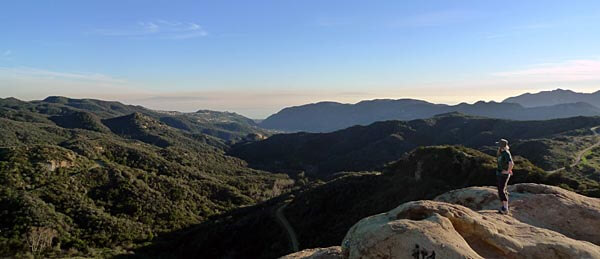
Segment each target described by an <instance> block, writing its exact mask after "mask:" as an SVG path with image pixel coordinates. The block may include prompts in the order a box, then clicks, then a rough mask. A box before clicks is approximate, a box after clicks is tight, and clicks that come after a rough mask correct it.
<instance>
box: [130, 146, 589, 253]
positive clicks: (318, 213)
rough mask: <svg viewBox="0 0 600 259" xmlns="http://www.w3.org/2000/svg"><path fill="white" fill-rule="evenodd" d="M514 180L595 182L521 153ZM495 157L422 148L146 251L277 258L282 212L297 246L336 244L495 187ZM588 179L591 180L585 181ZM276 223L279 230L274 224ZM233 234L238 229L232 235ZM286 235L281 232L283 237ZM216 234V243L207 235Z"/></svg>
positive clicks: (282, 241) (282, 249)
mask: <svg viewBox="0 0 600 259" xmlns="http://www.w3.org/2000/svg"><path fill="white" fill-rule="evenodd" d="M515 160H516V167H515V169H514V176H513V177H512V178H511V182H510V183H511V184H514V183H521V182H534V183H546V184H553V185H559V186H563V187H565V188H573V189H576V190H577V188H579V186H582V185H586V188H580V189H582V190H583V189H585V190H587V192H586V191H582V192H581V193H583V194H587V195H593V194H594V193H595V192H594V191H592V192H589V191H590V190H597V188H598V185H597V183H593V182H585V181H577V179H572V178H569V177H567V176H565V175H563V174H552V175H549V174H548V173H546V172H545V171H543V170H542V169H540V168H538V167H536V166H535V165H533V164H532V163H530V162H529V161H528V160H526V159H524V158H522V157H515ZM495 170H496V163H495V158H494V157H493V156H490V155H487V154H484V153H482V152H479V151H477V150H473V149H470V148H466V147H462V146H432V147H420V148H417V149H415V150H414V151H412V152H410V153H409V154H407V155H405V156H404V157H403V158H401V159H399V160H397V161H394V162H391V163H389V164H388V165H386V166H385V167H384V168H383V172H345V173H339V174H336V175H335V176H336V178H335V179H333V180H330V181H327V182H325V183H320V184H319V183H316V182H315V183H313V184H311V185H307V186H306V187H305V188H304V189H303V190H301V191H297V192H295V193H294V194H293V195H286V196H285V197H279V198H277V199H274V200H271V201H268V202H266V203H263V204H260V205H256V206H252V207H248V208H244V209H242V210H235V211H233V212H231V213H228V214H226V215H222V216H217V217H215V218H214V219H212V220H211V221H209V222H207V223H205V224H202V225H200V226H197V227H195V228H190V229H188V230H186V231H183V232H179V233H178V237H179V238H177V239H174V240H176V241H174V242H169V240H170V238H171V236H166V237H165V238H159V240H162V242H161V243H160V244H159V245H157V246H155V247H152V246H151V247H148V248H146V249H145V250H142V251H140V253H141V255H144V254H151V253H159V254H160V251H176V255H177V256H180V257H186V258H191V257H198V256H208V257H212V258H226V257H236V256H237V257H240V256H243V257H251V258H273V257H277V256H282V255H285V254H287V253H289V252H290V247H289V241H288V238H285V232H283V233H282V231H283V230H281V229H282V228H281V226H278V225H277V222H276V220H275V218H274V212H275V211H276V210H277V209H278V208H280V207H281V206H282V205H283V204H288V205H287V207H286V208H285V210H284V211H283V213H284V215H285V216H286V217H287V220H288V221H289V222H290V224H291V225H292V227H293V228H294V230H295V232H296V234H297V237H298V239H299V243H300V248H301V249H303V248H311V247H328V246H332V245H339V244H340V242H341V240H342V238H343V237H344V235H345V233H346V231H347V230H348V229H349V228H350V227H351V226H352V225H353V224H354V223H356V222H357V221H358V220H360V219H362V218H364V217H367V216H370V215H374V214H377V213H382V212H385V211H387V210H390V209H392V208H394V207H395V206H397V205H398V204H401V203H404V202H406V201H411V200H421V199H432V198H434V197H435V196H437V195H439V194H441V193H444V192H447V191H449V190H454V189H457V188H462V187H467V186H480V185H495V184H496V176H495ZM588 184H589V185H588ZM277 228H279V230H277ZM232 233H235V235H233V234H232ZM282 236H283V237H282ZM217 239H218V240H219V242H212V241H210V240H217Z"/></svg>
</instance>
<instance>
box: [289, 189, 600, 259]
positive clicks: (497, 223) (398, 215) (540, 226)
mask: <svg viewBox="0 0 600 259" xmlns="http://www.w3.org/2000/svg"><path fill="white" fill-rule="evenodd" d="M509 192H510V199H511V202H510V205H511V214H510V215H502V214H499V213H498V212H497V209H498V207H499V202H498V200H497V194H496V193H497V192H496V189H495V188H494V187H469V188H464V189H459V190H455V191H451V192H448V193H445V194H443V195H440V196H438V197H437V198H435V200H433V201H429V200H427V201H413V202H408V203H404V204H402V205H400V206H399V207H397V208H395V209H393V210H391V211H389V212H386V213H382V214H379V215H374V216H371V217H367V218H364V219H362V220H360V221H359V222H358V223H356V224H355V225H354V226H353V227H352V228H351V229H350V230H349V231H348V233H347V234H346V237H345V238H344V240H343V242H342V245H341V247H330V248H317V249H309V250H304V251H300V252H298V253H294V254H291V255H288V256H287V257H286V258H327V259H329V258H418V259H425V258H431V259H433V258H600V199H596V198H589V197H585V196H582V195H579V194H576V193H573V192H570V191H567V190H564V189H561V188H558V187H553V186H547V185H540V184H516V185H512V186H509Z"/></svg>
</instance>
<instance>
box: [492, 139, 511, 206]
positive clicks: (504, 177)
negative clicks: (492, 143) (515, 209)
mask: <svg viewBox="0 0 600 259" xmlns="http://www.w3.org/2000/svg"><path fill="white" fill-rule="evenodd" d="M496 144H497V145H498V152H497V153H496V156H497V158H498V168H497V169H496V179H497V181H498V183H497V185H498V198H500V201H501V202H502V207H501V208H500V209H499V210H498V212H500V213H502V214H508V191H506V186H507V185H508V179H510V176H511V175H512V173H513V172H512V169H513V166H514V165H515V163H514V162H513V159H512V155H511V154H510V151H509V149H510V148H509V147H508V140H506V139H500V140H499V141H498V142H496Z"/></svg>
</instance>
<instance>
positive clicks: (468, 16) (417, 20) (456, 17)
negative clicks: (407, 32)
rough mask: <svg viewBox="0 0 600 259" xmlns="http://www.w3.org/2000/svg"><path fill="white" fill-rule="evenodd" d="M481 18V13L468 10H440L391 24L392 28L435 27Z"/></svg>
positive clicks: (408, 17)
mask: <svg viewBox="0 0 600 259" xmlns="http://www.w3.org/2000/svg"><path fill="white" fill-rule="evenodd" d="M480 17H482V14H481V13H477V12H473V11H468V10H456V9H449V10H440V11H432V12H426V13H421V14H417V15H413V16H407V17H405V18H402V19H401V20H398V21H395V22H393V23H392V26H393V27H437V26H445V25H450V24H456V23H462V22H467V21H471V20H474V19H477V18H480Z"/></svg>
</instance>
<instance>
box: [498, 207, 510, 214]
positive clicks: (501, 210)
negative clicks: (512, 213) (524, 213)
mask: <svg viewBox="0 0 600 259" xmlns="http://www.w3.org/2000/svg"><path fill="white" fill-rule="evenodd" d="M498 213H500V214H504V215H508V209H507V208H505V207H504V206H502V208H500V209H499V210H498Z"/></svg>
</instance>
